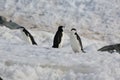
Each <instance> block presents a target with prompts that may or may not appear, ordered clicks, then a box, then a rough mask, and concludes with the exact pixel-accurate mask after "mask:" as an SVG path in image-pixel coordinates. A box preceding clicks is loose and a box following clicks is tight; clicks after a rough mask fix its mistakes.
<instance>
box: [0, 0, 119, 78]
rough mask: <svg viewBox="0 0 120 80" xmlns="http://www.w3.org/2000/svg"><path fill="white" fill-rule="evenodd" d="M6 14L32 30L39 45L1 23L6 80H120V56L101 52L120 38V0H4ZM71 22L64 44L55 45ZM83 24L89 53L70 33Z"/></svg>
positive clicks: (0, 10)
mask: <svg viewBox="0 0 120 80" xmlns="http://www.w3.org/2000/svg"><path fill="white" fill-rule="evenodd" d="M0 15H1V16H4V17H6V18H7V20H8V21H9V20H10V19H11V20H12V21H14V22H16V23H18V24H19V25H22V26H24V27H25V28H27V30H28V31H29V32H31V34H32V35H33V36H34V38H35V40H36V42H37V43H38V46H35V45H30V44H27V43H26V42H25V41H24V40H23V39H22V35H21V33H20V31H19V30H10V29H8V28H6V27H5V26H0V76H1V77H2V78H3V80H120V55H119V54H118V53H114V54H110V53H108V52H98V51H97V49H99V48H101V47H102V46H104V45H108V44H113V43H119V41H120V35H119V34H120V31H119V29H120V22H119V21H120V0H0ZM59 25H65V26H66V29H65V33H66V35H65V36H66V37H65V41H64V45H63V47H62V48H59V49H53V48H51V46H52V42H53V36H54V34H55V32H56V30H57V27H58V26H59ZM72 27H75V28H77V31H78V34H79V35H80V37H81V39H82V42H83V46H84V49H85V51H86V53H78V54H75V53H74V52H73V51H72V49H71V46H70V43H69V31H70V29H71V28H72Z"/></svg>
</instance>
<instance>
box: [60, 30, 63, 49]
mask: <svg viewBox="0 0 120 80" xmlns="http://www.w3.org/2000/svg"><path fill="white" fill-rule="evenodd" d="M62 34H63V35H62V38H61V42H60V44H59V48H61V47H62V46H63V42H64V32H62Z"/></svg>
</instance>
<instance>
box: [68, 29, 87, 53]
mask: <svg viewBox="0 0 120 80" xmlns="http://www.w3.org/2000/svg"><path fill="white" fill-rule="evenodd" d="M70 43H71V47H72V49H73V51H74V52H75V53H79V52H80V49H81V51H82V52H83V53H85V51H84V50H83V45H82V41H81V38H80V37H79V35H78V34H77V31H76V29H75V28H72V29H71V32H70Z"/></svg>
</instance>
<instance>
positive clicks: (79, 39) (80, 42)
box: [75, 33, 85, 53]
mask: <svg viewBox="0 0 120 80" xmlns="http://www.w3.org/2000/svg"><path fill="white" fill-rule="evenodd" d="M75 35H76V37H77V40H78V41H79V44H80V46H81V50H82V52H84V53H85V51H84V49H83V45H82V41H81V38H80V37H79V36H78V34H77V33H75Z"/></svg>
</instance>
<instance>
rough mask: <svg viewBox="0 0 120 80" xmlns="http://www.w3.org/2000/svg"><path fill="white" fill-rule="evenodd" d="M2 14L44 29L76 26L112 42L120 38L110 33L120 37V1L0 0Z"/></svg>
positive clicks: (88, 34)
mask: <svg viewBox="0 0 120 80" xmlns="http://www.w3.org/2000/svg"><path fill="white" fill-rule="evenodd" d="M0 15H2V16H5V17H7V19H8V20H10V19H11V20H13V21H14V22H17V23H18V24H20V25H22V26H25V27H29V28H39V29H40V30H46V29H47V31H53V30H56V29H57V27H58V25H65V26H66V29H67V30H70V29H71V27H75V28H78V30H79V32H80V33H81V35H84V36H86V37H90V36H91V37H92V38H95V39H101V40H110V41H109V42H110V43H111V42H112V43H114V42H118V41H119V39H116V40H113V39H111V37H110V36H112V37H114V38H119V37H120V36H119V35H115V34H114V33H116V34H117V33H120V32H119V29H120V27H119V25H120V22H119V21H120V0H0ZM94 35H95V36H94ZM106 36H108V37H107V38H106Z"/></svg>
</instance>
